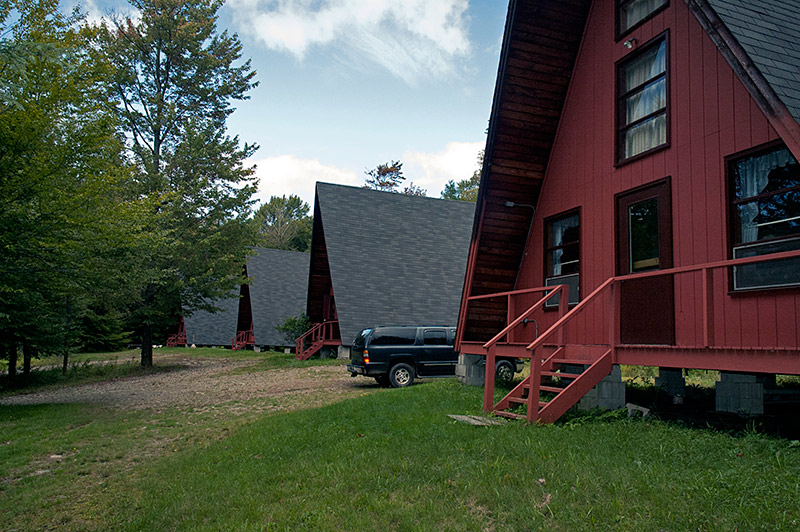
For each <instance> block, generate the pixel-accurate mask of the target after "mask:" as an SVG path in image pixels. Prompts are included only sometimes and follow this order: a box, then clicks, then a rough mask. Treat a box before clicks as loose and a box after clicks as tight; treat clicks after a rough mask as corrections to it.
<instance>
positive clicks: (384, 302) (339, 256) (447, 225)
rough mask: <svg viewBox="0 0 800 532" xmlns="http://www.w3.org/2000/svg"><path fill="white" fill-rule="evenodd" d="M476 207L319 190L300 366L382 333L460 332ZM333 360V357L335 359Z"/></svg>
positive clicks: (390, 195) (379, 193)
mask: <svg viewBox="0 0 800 532" xmlns="http://www.w3.org/2000/svg"><path fill="white" fill-rule="evenodd" d="M474 213H475V205H474V204H473V203H469V202H463V201H451V200H442V199H435V198H428V197H420V196H408V195H404V194H395V193H391V192H382V191H376V190H369V189H364V188H357V187H349V186H343V185H333V184H329V183H317V188H316V196H315V201H314V229H313V236H312V241H311V265H310V267H309V276H308V299H307V305H306V308H307V313H308V316H309V318H311V321H312V323H313V324H314V325H313V327H312V329H311V330H309V331H308V332H307V333H306V335H304V336H303V337H301V338H299V339H298V342H297V344H298V345H297V356H298V358H308V357H310V356H312V355H314V354H316V353H319V352H320V351H321V350H322V349H330V350H333V349H336V348H338V347H339V346H344V347H349V346H350V345H352V343H353V340H354V338H355V336H356V335H357V334H358V333H359V332H360V331H361V330H362V329H365V328H368V327H374V326H378V325H455V323H456V320H457V319H458V309H459V304H460V301H461V290H462V287H463V281H464V272H465V271H466V261H467V255H468V251H469V242H470V235H471V232H472V222H473V217H474ZM331 354H333V351H331Z"/></svg>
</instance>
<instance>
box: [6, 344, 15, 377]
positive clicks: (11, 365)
mask: <svg viewBox="0 0 800 532" xmlns="http://www.w3.org/2000/svg"><path fill="white" fill-rule="evenodd" d="M6 350H7V353H8V378H9V380H13V379H14V377H16V376H17V344H16V343H14V342H11V343H9V344H6Z"/></svg>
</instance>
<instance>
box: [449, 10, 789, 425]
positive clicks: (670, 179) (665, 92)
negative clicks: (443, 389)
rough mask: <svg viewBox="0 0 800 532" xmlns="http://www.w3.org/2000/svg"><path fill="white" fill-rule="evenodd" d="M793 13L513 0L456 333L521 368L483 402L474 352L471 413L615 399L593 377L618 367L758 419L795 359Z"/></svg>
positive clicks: (531, 412)
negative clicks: (500, 394)
mask: <svg viewBox="0 0 800 532" xmlns="http://www.w3.org/2000/svg"><path fill="white" fill-rule="evenodd" d="M798 27H800V3H798V2H797V1H777V0H765V1H758V2H749V1H743V0H616V1H615V0H594V1H591V0H570V1H568V2H565V1H554V0H511V2H510V4H509V11H508V18H507V23H506V31H505V38H504V42H503V48H502V53H501V61H500V68H499V74H498V79H497V85H496V90H495V97H494V103H493V108H492V113H491V119H490V125H489V136H488V139H487V145H486V152H485V161H484V166H483V172H482V178H481V187H480V193H479V199H478V204H477V211H476V223H475V226H474V229H473V233H472V240H471V246H470V255H469V262H468V268H467V275H466V279H465V285H464V292H463V300H462V305H461V313H460V317H459V324H458V336H459V346H460V350H461V353H462V354H468V355H470V356H473V357H478V358H482V357H488V358H489V359H493V358H494V357H496V356H499V355H505V356H519V357H525V358H530V359H531V361H532V368H531V376H530V377H529V378H527V379H526V380H525V381H524V382H522V383H521V384H520V386H518V387H517V388H516V389H514V390H513V391H512V392H511V393H510V394H509V395H508V396H506V397H505V398H504V399H503V400H502V401H500V402H499V403H497V404H495V402H494V399H493V376H492V373H493V370H492V368H493V367H494V364H492V363H489V361H488V360H487V363H486V368H487V371H486V376H485V378H486V381H485V382H486V395H485V399H484V407H485V409H486V410H487V411H494V412H496V413H498V414H501V415H505V416H508V417H523V418H525V419H527V420H528V421H530V422H551V421H554V420H556V419H558V418H559V417H560V416H561V415H562V414H563V413H564V412H565V411H566V410H567V409H569V408H570V407H571V406H573V405H574V404H576V402H578V401H579V400H581V398H582V397H584V396H585V395H586V394H587V393H589V392H590V390H594V393H595V397H596V398H599V399H601V400H603V399H605V400H606V401H607V402H608V403H609V404H615V405H621V403H624V386H622V387H620V386H613V385H609V387H608V390H607V391H606V392H604V391H600V392H598V388H597V385H598V384H601V382H603V381H604V379H605V382H612V381H613V380H614V379H616V380H617V381H619V375H618V370H615V368H616V367H617V366H618V365H620V364H631V365H644V366H657V367H659V368H661V369H660V376H659V381H658V382H659V383H660V384H661V385H663V386H665V387H666V388H667V389H668V391H669V392H670V393H671V394H673V395H675V396H676V397H680V395H681V394H682V393H683V386H684V379H683V376H682V369H683V368H698V369H711V370H719V371H720V372H721V380H720V382H718V383H717V408H718V410H726V411H746V412H751V413H760V412H761V411H763V405H764V397H765V395H767V394H768V393H769V391H770V389H771V388H772V387H773V386H774V382H775V374H795V375H797V374H800V332H798V321H800V251H798V250H800V165H798V162H797V161H798V157H800V85H798V81H800V32H798V30H797V28H798ZM619 384H621V383H619ZM620 390H621V394H622V395H621V396H620ZM603 394H606V395H605V397H604V396H603ZM601 402H602V401H601ZM519 406H522V407H523V408H524V409H527V410H526V413H524V414H520V413H519V410H517V412H516V413H512V412H511V411H510V409H511V408H513V407H519Z"/></svg>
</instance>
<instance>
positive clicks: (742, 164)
mask: <svg viewBox="0 0 800 532" xmlns="http://www.w3.org/2000/svg"><path fill="white" fill-rule="evenodd" d="M734 185H735V189H736V199H737V200H742V199H747V198H752V197H754V196H758V195H761V194H768V193H770V192H777V191H779V190H782V189H786V188H791V187H796V186H800V165H798V164H797V161H796V160H795V158H794V157H793V156H792V154H791V153H790V152H789V150H787V149H786V148H782V149H779V150H774V151H771V152H769V153H763V154H760V155H756V156H753V157H744V158H742V159H739V160H738V161H736V163H735V164H734Z"/></svg>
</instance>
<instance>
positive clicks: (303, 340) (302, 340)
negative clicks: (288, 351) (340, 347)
mask: <svg viewBox="0 0 800 532" xmlns="http://www.w3.org/2000/svg"><path fill="white" fill-rule="evenodd" d="M338 327H339V321H338V320H328V321H323V322H321V323H315V324H314V325H313V326H312V327H311V328H310V329H309V330H307V331H306V332H305V333H303V335H302V336H300V337H299V338H297V340H295V351H294V352H295V353H296V355H295V358H296V359H297V360H306V359H308V358H311V357H312V356H313V355H315V354H317V353H319V351H320V349H322V348H323V347H325V346H326V345H334V344H336V343H337V340H336V339H337V338H338V337H339V332H338V330H339V329H338Z"/></svg>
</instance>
